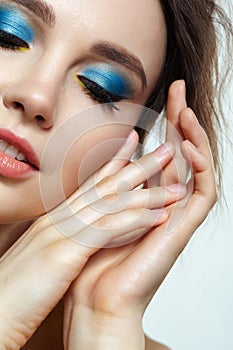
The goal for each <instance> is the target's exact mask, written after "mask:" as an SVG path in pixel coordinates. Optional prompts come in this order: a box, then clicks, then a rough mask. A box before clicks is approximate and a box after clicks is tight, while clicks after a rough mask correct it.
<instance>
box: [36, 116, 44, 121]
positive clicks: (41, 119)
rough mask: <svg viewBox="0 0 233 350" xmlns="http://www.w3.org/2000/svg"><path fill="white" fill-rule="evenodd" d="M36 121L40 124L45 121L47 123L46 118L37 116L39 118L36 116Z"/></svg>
mask: <svg viewBox="0 0 233 350" xmlns="http://www.w3.org/2000/svg"><path fill="white" fill-rule="evenodd" d="M36 120H37V121H38V122H43V121H45V118H44V117H43V116H42V115H37V116H36Z"/></svg>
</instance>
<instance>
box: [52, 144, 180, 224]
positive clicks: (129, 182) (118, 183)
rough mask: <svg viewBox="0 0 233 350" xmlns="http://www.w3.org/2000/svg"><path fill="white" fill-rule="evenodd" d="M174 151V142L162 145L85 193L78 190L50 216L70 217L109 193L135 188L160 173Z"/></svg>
mask: <svg viewBox="0 0 233 350" xmlns="http://www.w3.org/2000/svg"><path fill="white" fill-rule="evenodd" d="M173 153H174V147H173V145H172V144H170V143H168V144H164V145H162V146H160V147H159V148H158V149H156V150H155V151H154V152H152V153H149V154H147V155H145V156H144V157H142V158H140V159H138V160H136V161H135V162H134V163H130V164H128V165H127V166H126V167H124V168H123V169H121V170H120V171H118V172H117V173H116V174H113V175H111V176H108V177H107V178H104V179H103V180H101V181H100V182H99V183H97V184H95V186H93V187H92V188H91V189H89V190H88V191H86V192H85V193H81V194H80V192H77V194H74V195H73V196H71V197H70V198H69V199H68V200H67V201H66V202H65V203H63V204H62V205H60V206H59V207H58V208H56V209H55V210H54V211H52V212H51V213H50V216H51V215H53V216H55V218H56V216H59V215H61V218H63V217H69V216H70V215H71V214H72V213H77V212H78V211H79V210H81V209H83V208H84V207H86V206H89V205H91V204H92V203H95V202H96V201H98V200H99V199H101V198H103V197H104V196H106V195H108V194H111V193H120V192H124V191H129V190H132V189H134V188H135V187H137V186H139V185H141V184H142V183H144V182H145V181H147V180H148V178H150V177H151V176H153V175H154V174H156V173H159V172H160V171H161V169H162V168H163V167H164V166H165V165H166V164H167V163H168V162H169V161H170V160H171V159H172V156H173ZM58 219H59V217H58Z"/></svg>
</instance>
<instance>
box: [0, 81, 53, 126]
mask: <svg viewBox="0 0 233 350" xmlns="http://www.w3.org/2000/svg"><path fill="white" fill-rule="evenodd" d="M55 88H56V84H51V81H50V82H49V81H48V80H44V81H42V80H40V79H35V78H34V79H30V77H29V78H24V79H23V80H21V81H18V82H17V83H14V84H12V85H10V86H9V87H8V88H7V89H6V90H5V92H4V93H3V103H4V105H5V106H6V107H7V108H8V109H11V110H12V111H13V110H14V111H17V112H20V113H21V115H22V116H23V117H24V118H26V119H27V120H28V121H35V122H37V123H38V124H39V125H40V126H41V127H42V128H44V129H49V128H51V127H52V126H53V124H54V118H55V103H56V90H55Z"/></svg>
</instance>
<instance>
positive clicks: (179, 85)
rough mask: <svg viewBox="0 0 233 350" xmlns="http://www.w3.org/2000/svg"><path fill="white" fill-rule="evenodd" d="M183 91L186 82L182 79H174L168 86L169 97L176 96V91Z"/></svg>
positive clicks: (184, 90)
mask: <svg viewBox="0 0 233 350" xmlns="http://www.w3.org/2000/svg"><path fill="white" fill-rule="evenodd" d="M178 92H179V93H180V92H185V93H186V84H185V81H184V79H180V80H175V81H174V82H173V83H172V84H171V86H170V88H169V95H170V97H173V96H176V94H177V93H178Z"/></svg>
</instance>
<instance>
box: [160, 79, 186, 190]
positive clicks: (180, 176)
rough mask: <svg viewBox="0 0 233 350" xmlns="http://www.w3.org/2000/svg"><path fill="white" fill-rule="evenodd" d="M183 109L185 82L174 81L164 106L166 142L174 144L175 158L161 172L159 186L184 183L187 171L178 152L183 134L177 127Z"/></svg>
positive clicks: (184, 105) (184, 104)
mask: <svg viewBox="0 0 233 350" xmlns="http://www.w3.org/2000/svg"><path fill="white" fill-rule="evenodd" d="M185 107H187V102H186V88H185V82H184V81H183V80H179V81H175V82H174V83H173V84H172V85H171V87H170V89H169V92H168V100H167V106H166V115H167V130H166V141H167V142H168V141H170V142H173V143H174V146H175V156H174V159H173V162H171V163H170V164H168V165H167V167H166V168H165V169H164V170H163V174H162V178H161V181H160V184H161V185H165V184H166V185H169V184H172V183H176V182H185V181H186V177H187V172H188V170H187V164H186V162H185V160H184V158H183V156H182V153H181V151H180V145H181V143H182V141H183V133H182V130H181V128H180V125H179V114H180V112H181V111H182V110H183V109H184V108H185Z"/></svg>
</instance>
